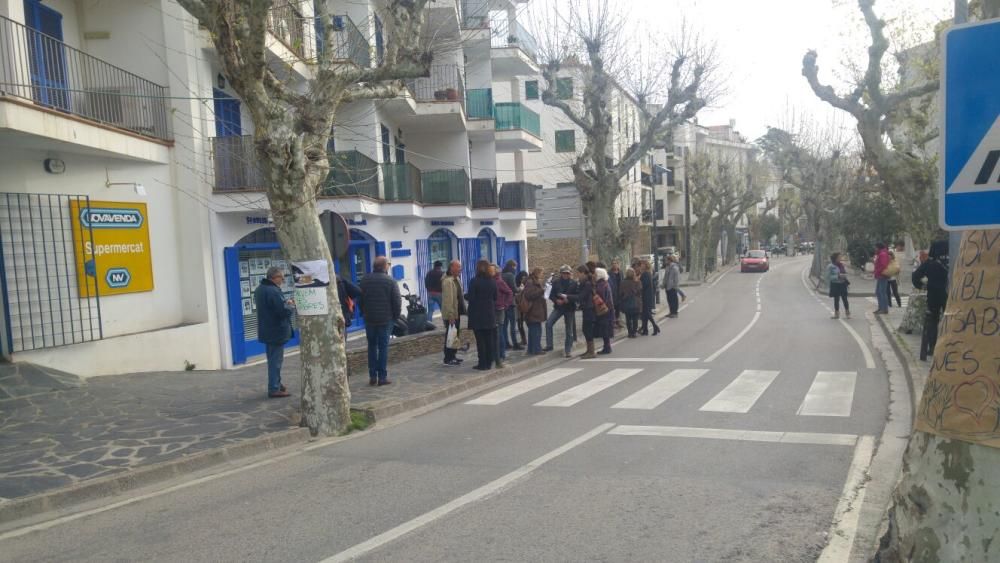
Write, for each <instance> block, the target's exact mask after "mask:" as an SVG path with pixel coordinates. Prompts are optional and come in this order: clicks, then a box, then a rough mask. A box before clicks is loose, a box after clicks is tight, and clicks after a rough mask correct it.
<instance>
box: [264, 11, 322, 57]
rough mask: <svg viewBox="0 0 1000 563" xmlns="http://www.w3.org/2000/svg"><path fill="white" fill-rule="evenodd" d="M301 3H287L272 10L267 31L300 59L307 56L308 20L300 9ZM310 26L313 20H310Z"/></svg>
mask: <svg viewBox="0 0 1000 563" xmlns="http://www.w3.org/2000/svg"><path fill="white" fill-rule="evenodd" d="M299 4H300V2H295V1H291V2H286V3H284V4H279V5H277V6H274V7H272V8H271V11H270V12H268V14H267V30H268V31H270V32H271V34H272V35H274V36H275V37H277V38H278V40H279V41H281V42H282V43H284V44H285V46H286V47H288V48H289V49H291V51H292V52H293V53H295V54H296V55H298V56H299V57H300V58H304V57H305V56H306V28H305V25H306V19H305V17H304V16H303V15H302V11H301V10H300V9H299ZM309 23H310V25H311V24H312V20H309Z"/></svg>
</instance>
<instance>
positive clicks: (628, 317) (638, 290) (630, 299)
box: [618, 268, 642, 338]
mask: <svg viewBox="0 0 1000 563" xmlns="http://www.w3.org/2000/svg"><path fill="white" fill-rule="evenodd" d="M618 291H619V294H620V296H621V302H622V312H623V313H625V327H626V328H627V329H628V337H629V338H636V337H637V336H638V334H637V333H638V332H639V313H640V311H642V284H640V283H639V280H637V279H635V270H633V269H632V268H628V269H626V270H625V279H624V280H623V281H622V285H621V287H619V289H618Z"/></svg>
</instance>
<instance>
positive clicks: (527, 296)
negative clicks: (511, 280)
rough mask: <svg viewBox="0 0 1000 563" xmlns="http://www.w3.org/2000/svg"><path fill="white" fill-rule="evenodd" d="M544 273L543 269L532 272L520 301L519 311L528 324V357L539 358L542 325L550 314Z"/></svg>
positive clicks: (525, 283)
mask: <svg viewBox="0 0 1000 563" xmlns="http://www.w3.org/2000/svg"><path fill="white" fill-rule="evenodd" d="M543 275H544V271H543V270H542V269H541V268H535V269H533V270H531V275H529V276H528V279H527V281H525V282H524V289H523V290H522V291H521V297H520V301H518V304H517V309H518V311H519V312H520V313H521V316H522V317H523V318H524V322H525V323H527V324H528V355H529V356H537V355H541V354H544V352H542V323H543V322H545V319H547V318H548V316H549V314H548V311H547V310H546V309H547V306H546V304H545V286H544V285H543V283H544V282H543V281H542V277H543Z"/></svg>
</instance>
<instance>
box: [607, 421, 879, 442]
mask: <svg viewBox="0 0 1000 563" xmlns="http://www.w3.org/2000/svg"><path fill="white" fill-rule="evenodd" d="M608 434H611V435H615V436H656V437H662V438H704V439H712V440H738V441H742V442H771V443H775V444H811V445H817V446H853V445H854V444H855V443H856V442H857V441H858V437H857V436H855V435H854V434H822V433H814V432H768V431H764V430H734V429H729V428H693V427H688V426H628V425H619V426H616V427H614V428H612V429H611V430H610V431H609V432H608ZM865 438H869V436H865Z"/></svg>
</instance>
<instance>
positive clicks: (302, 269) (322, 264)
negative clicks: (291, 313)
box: [292, 260, 330, 317]
mask: <svg viewBox="0 0 1000 563" xmlns="http://www.w3.org/2000/svg"><path fill="white" fill-rule="evenodd" d="M292 274H293V275H294V276H295V310H296V312H298V314H299V316H303V317H309V316H319V315H326V314H327V313H329V312H330V305H329V300H328V299H327V297H326V292H327V286H329V285H330V264H329V262H327V261H326V260H309V261H307V262H293V263H292Z"/></svg>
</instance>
